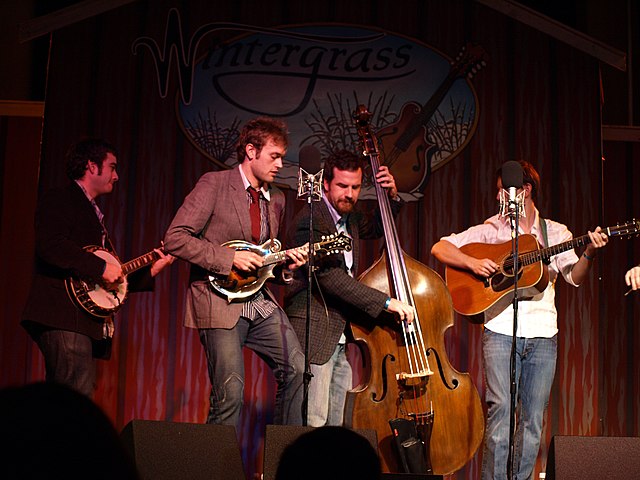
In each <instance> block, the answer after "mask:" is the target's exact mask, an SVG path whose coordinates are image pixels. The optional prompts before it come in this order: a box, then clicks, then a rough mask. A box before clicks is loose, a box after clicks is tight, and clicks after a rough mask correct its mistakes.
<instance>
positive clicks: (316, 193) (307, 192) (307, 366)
mask: <svg viewBox="0 0 640 480" xmlns="http://www.w3.org/2000/svg"><path fill="white" fill-rule="evenodd" d="M302 171H304V170H302ZM305 173H306V172H305ZM322 173H323V170H320V172H319V174H315V175H311V174H307V175H306V179H305V180H304V181H303V180H302V178H301V179H300V181H301V184H300V185H301V186H300V188H299V191H298V198H301V197H302V198H304V197H306V200H307V205H309V240H308V241H309V243H308V245H309V247H308V256H309V259H308V261H307V313H306V319H305V320H306V321H305V342H304V374H303V377H302V412H301V413H302V425H303V426H305V427H306V426H307V417H308V413H309V384H310V383H311V379H312V378H313V374H312V373H311V362H310V359H309V344H310V343H311V297H312V290H313V289H312V286H313V285H312V283H311V282H312V280H313V270H314V266H313V257H314V255H313V240H314V239H313V202H314V201H320V200H321V199H322V190H321V188H322ZM300 175H301V177H302V173H301V174H300ZM316 176H317V177H318V178H319V179H318V180H316ZM316 182H319V183H318V185H316Z"/></svg>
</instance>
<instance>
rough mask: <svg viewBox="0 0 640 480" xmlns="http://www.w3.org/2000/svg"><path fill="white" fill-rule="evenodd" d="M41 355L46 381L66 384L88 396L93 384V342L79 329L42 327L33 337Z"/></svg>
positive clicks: (93, 386)
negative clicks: (72, 330) (77, 331)
mask: <svg viewBox="0 0 640 480" xmlns="http://www.w3.org/2000/svg"><path fill="white" fill-rule="evenodd" d="M34 340H35V342H36V344H37V345H38V348H39V349H40V351H41V352H42V356H43V357H44V367H45V372H46V377H45V378H46V380H47V382H54V383H59V384H61V385H66V386H67V387H70V388H72V389H74V390H75V391H77V392H80V393H82V394H84V395H86V396H87V397H91V396H92V395H93V392H94V390H95V388H96V360H95V359H94V358H93V342H92V341H91V338H89V337H88V336H86V335H83V334H81V333H76V332H68V331H66V330H44V331H43V332H42V333H40V334H38V335H37V336H36V337H35V338H34Z"/></svg>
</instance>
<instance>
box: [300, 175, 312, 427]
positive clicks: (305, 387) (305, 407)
mask: <svg viewBox="0 0 640 480" xmlns="http://www.w3.org/2000/svg"><path fill="white" fill-rule="evenodd" d="M311 189H313V182H311ZM312 197H313V195H312V194H311V193H310V194H309V196H308V197H307V205H309V261H308V264H307V318H306V322H305V327H304V328H305V330H304V332H305V340H304V375H303V377H302V378H303V380H302V425H303V426H305V427H306V426H307V416H308V413H309V384H310V383H311V379H312V378H313V373H311V362H310V361H309V343H311V295H312V284H311V281H312V280H313V252H312V251H311V248H312V245H313V199H312Z"/></svg>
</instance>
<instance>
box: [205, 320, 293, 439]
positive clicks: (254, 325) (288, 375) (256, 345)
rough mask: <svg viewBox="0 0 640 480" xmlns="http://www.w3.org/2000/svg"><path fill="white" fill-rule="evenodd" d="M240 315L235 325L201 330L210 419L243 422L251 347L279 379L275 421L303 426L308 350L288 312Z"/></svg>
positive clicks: (230, 423)
mask: <svg viewBox="0 0 640 480" xmlns="http://www.w3.org/2000/svg"><path fill="white" fill-rule="evenodd" d="M256 317H257V318H255V319H254V320H250V319H248V318H245V317H240V319H239V320H238V323H237V324H236V326H235V327H233V328H231V329H229V330H226V329H222V328H207V329H201V330H199V333H200V342H201V343H202V345H203V347H204V350H205V354H206V356H207V367H208V370H209V379H210V380H211V396H210V398H209V400H210V402H209V415H208V416H207V423H216V424H225V425H233V426H235V427H237V426H238V420H239V419H240V412H241V410H242V402H243V397H244V378H245V377H244V357H243V355H242V348H243V347H245V346H246V347H248V348H250V349H251V350H253V351H254V352H256V354H258V356H259V357H260V358H262V359H263V360H264V361H265V362H266V363H267V365H269V367H270V368H271V370H272V371H273V374H274V376H275V379H276V383H277V391H276V402H275V412H274V418H273V422H274V423H275V424H282V425H302V374H303V372H304V354H303V353H302V348H301V347H300V343H299V342H298V337H296V334H295V331H294V330H293V327H291V324H290V323H289V319H288V318H287V316H286V315H285V313H284V312H283V311H282V310H281V309H279V308H276V309H275V310H274V311H273V313H272V314H271V315H269V316H268V317H267V318H262V317H260V316H259V315H257V316H256Z"/></svg>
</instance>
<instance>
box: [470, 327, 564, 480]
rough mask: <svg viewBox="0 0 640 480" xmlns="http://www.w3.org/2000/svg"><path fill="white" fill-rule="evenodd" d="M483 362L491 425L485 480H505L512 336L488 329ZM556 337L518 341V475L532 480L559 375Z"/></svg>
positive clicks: (484, 461)
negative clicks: (543, 424)
mask: <svg viewBox="0 0 640 480" xmlns="http://www.w3.org/2000/svg"><path fill="white" fill-rule="evenodd" d="M482 342H483V349H482V352H483V360H484V374H485V380H486V386H487V390H486V393H485V400H486V402H487V408H488V410H487V424H486V433H485V439H484V451H483V458H482V480H490V479H506V478H507V458H508V455H509V419H510V413H511V393H510V387H509V386H510V367H509V365H510V357H511V342H512V337H511V336H509V335H501V334H498V333H494V332H492V331H491V330H487V329H485V330H484V335H483V338H482ZM556 355H557V338H556V337H555V336H554V337H552V338H518V339H517V341H516V385H517V391H518V402H517V404H518V409H517V416H516V418H517V423H516V433H515V447H514V449H515V459H514V474H515V477H514V478H517V479H518V480H528V479H530V478H531V476H532V475H533V468H534V466H535V463H536V458H537V457H538V450H539V449H540V437H541V435H542V417H543V414H544V411H545V409H546V407H547V403H548V401H549V394H550V393H551V386H552V384H553V377H554V375H555V370H556Z"/></svg>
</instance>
